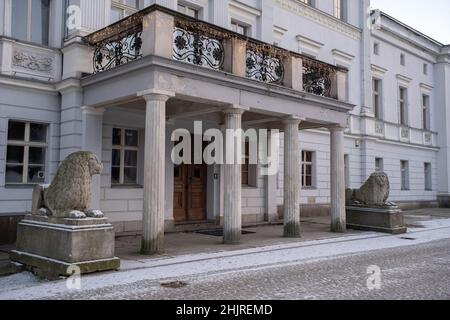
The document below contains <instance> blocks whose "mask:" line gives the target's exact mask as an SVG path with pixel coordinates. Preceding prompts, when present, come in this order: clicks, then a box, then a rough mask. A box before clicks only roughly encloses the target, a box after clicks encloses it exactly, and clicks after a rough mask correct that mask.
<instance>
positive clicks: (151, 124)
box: [138, 89, 173, 255]
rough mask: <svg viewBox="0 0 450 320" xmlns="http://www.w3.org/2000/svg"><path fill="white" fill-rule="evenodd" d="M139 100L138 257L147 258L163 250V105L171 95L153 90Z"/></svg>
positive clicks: (164, 147)
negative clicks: (141, 204) (141, 183)
mask: <svg viewBox="0 0 450 320" xmlns="http://www.w3.org/2000/svg"><path fill="white" fill-rule="evenodd" d="M138 96H141V97H143V98H144V99H145V101H146V117H145V158H144V210H143V219H142V223H143V226H142V227H143V234H142V244H141V253H142V254H149V255H150V254H156V253H160V252H161V251H162V250H163V246H164V217H165V167H166V166H165V164H166V154H165V150H166V102H167V100H168V99H169V98H170V97H171V96H173V95H172V93H170V92H165V91H159V90H154V89H152V90H148V91H145V92H140V93H138Z"/></svg>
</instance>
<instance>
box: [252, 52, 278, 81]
mask: <svg viewBox="0 0 450 320" xmlns="http://www.w3.org/2000/svg"><path fill="white" fill-rule="evenodd" d="M246 64H247V78H249V79H253V80H258V81H262V82H266V83H281V82H282V81H283V78H284V68H283V63H282V62H281V59H279V58H276V57H273V56H271V55H269V54H266V53H263V52H257V51H255V50H252V49H249V48H247V63H246Z"/></svg>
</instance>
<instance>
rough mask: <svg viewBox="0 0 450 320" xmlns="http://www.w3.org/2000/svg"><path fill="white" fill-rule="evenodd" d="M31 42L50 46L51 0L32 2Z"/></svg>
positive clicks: (34, 0) (33, 0)
mask: <svg viewBox="0 0 450 320" xmlns="http://www.w3.org/2000/svg"><path fill="white" fill-rule="evenodd" d="M31 6H32V8H31V10H32V11H31V41H32V42H36V43H40V44H43V45H48V34H49V17H50V0H32V5H31Z"/></svg>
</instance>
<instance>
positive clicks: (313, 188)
mask: <svg viewBox="0 0 450 320" xmlns="http://www.w3.org/2000/svg"><path fill="white" fill-rule="evenodd" d="M302 190H306V191H316V190H317V188H316V187H302Z"/></svg>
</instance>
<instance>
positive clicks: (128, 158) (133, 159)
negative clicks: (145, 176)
mask: <svg viewBox="0 0 450 320" xmlns="http://www.w3.org/2000/svg"><path fill="white" fill-rule="evenodd" d="M136 166H137V151H130V150H125V167H136Z"/></svg>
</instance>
